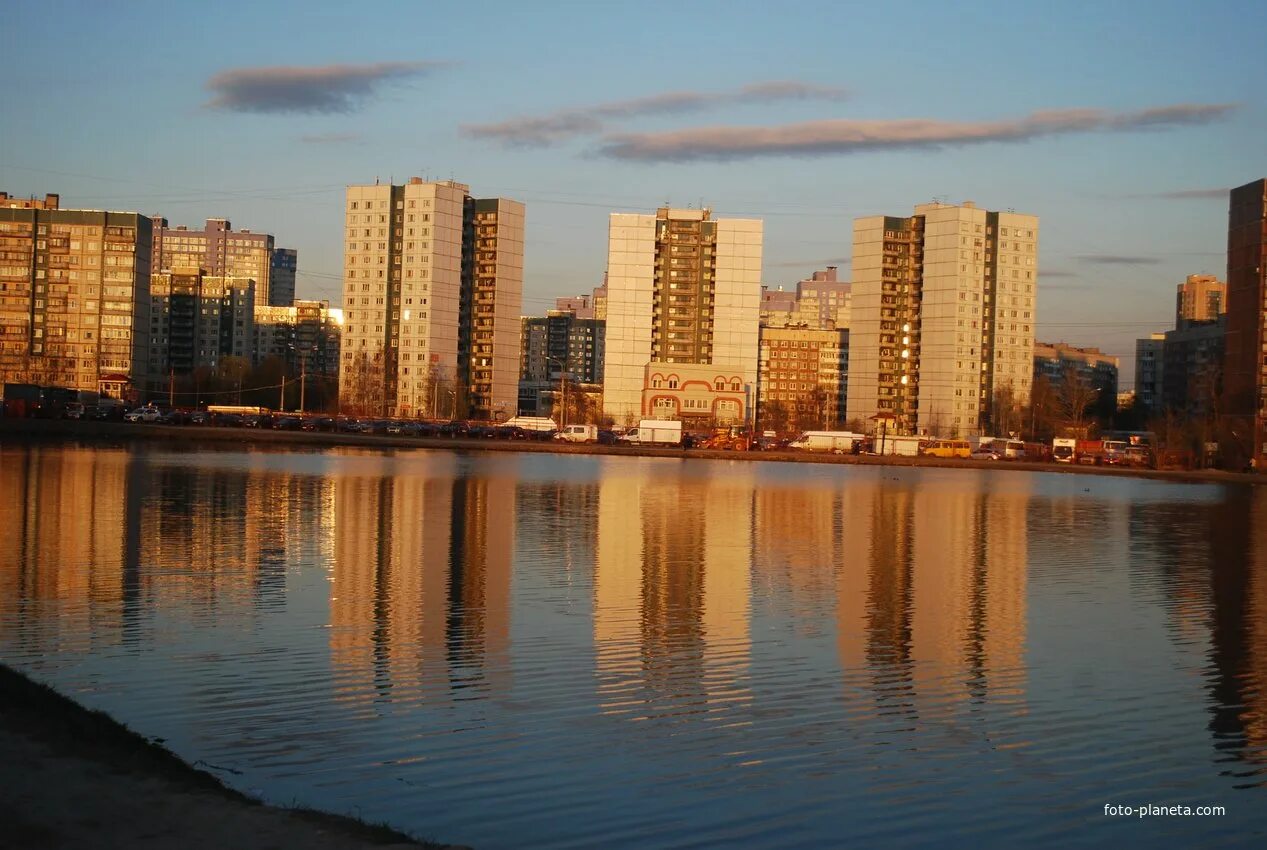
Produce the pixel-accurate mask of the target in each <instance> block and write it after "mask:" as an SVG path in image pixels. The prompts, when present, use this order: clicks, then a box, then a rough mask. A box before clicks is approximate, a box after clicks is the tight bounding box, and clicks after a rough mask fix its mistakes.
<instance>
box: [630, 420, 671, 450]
mask: <svg viewBox="0 0 1267 850" xmlns="http://www.w3.org/2000/svg"><path fill="white" fill-rule="evenodd" d="M620 440H621V442H624V443H629V444H631V445H635V446H680V445H682V423H681V422H675V421H672V420H668V419H643V420H642V421H641V422H639V423H638V427H637V428H630V429H629V430H628V431H626V432H625V433H624V434H622V435H621V436H620Z"/></svg>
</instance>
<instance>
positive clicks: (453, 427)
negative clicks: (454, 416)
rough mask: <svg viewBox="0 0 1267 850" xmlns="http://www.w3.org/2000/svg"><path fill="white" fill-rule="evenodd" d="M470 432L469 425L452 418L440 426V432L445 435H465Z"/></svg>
mask: <svg viewBox="0 0 1267 850" xmlns="http://www.w3.org/2000/svg"><path fill="white" fill-rule="evenodd" d="M470 432H471V427H470V426H469V425H467V424H466V423H465V422H459V421H457V420H454V421H452V422H449V423H447V424H445V425H441V426H440V433H441V434H442V435H444V436H446V437H465V436H467V435H468V434H470Z"/></svg>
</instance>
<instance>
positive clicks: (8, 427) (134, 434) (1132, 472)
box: [0, 419, 1267, 485]
mask: <svg viewBox="0 0 1267 850" xmlns="http://www.w3.org/2000/svg"><path fill="white" fill-rule="evenodd" d="M9 437H17V438H24V439H26V440H30V441H32V442H35V441H43V440H50V441H65V440H75V439H83V440H90V441H98V440H102V439H109V440H157V441H177V442H182V443H188V442H189V441H192V440H197V441H203V442H208V443H237V444H257V445H266V446H267V445H274V446H286V445H293V446H303V447H309V448H329V447H345V448H347V447H351V448H379V449H442V450H450V451H481V452H483V451H487V452H546V453H549V454H584V455H609V456H617V457H665V458H698V459H703V460H732V461H751V462H783V463H828V464H836V465H841V466H853V465H856V466H904V467H931V468H937V469H999V470H1014V471H1018V472H1020V471H1024V472H1052V473H1057V474H1064V475H1105V476H1128V477H1132V478H1148V479H1152V480H1158V481H1176V482H1188V483H1205V484H1247V485H1260V484H1267V476H1262V475H1256V474H1253V473H1247V472H1227V471H1224V470H1219V469H1194V470H1178V469H1176V470H1166V469H1139V468H1134V467H1116V466H1080V465H1076V464H1063V463H1040V462H1037V461H988V460H968V459H964V458H936V457H926V456H920V457H905V456H898V455H885V456H878V455H832V454H827V453H810V452H791V451H778V452H741V451H722V450H717V449H680V448H650V447H644V446H632V447H631V446H604V445H598V444H582V443H560V442H534V441H519V440H515V441H505V440H490V439H470V438H446V437H407V436H396V435H385V434H342V433H331V432H313V431H272V430H256V429H253V428H216V427H211V426H202V425H153V424H143V423H130V422H96V421H88V422H83V421H74V420H66V419H0V445H3V441H4V440H5V439H6V438H9Z"/></svg>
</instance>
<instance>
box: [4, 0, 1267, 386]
mask: <svg viewBox="0 0 1267 850" xmlns="http://www.w3.org/2000/svg"><path fill="white" fill-rule="evenodd" d="M1264 24H1267V4H1264V3H1262V2H1225V3H1215V4H1211V8H1197V4H1193V3H1190V2H1168V0H1152V1H1151V2H1108V3H1105V2H1098V3H1091V2H1065V3H1056V4H1042V5H1041V6H1040V4H1033V3H1011V4H1007V3H997V2H993V3H976V2H956V3H947V2H944V0H943V2H940V3H923V2H906V3H902V4H890V3H874V2H872V3H865V4H854V3H847V2H845V3H830V4H829V3H825V2H823V3H786V2H785V3H769V2H743V0H738V1H737V0H731V2H707V0H693V2H690V3H661V2H654V0H648V2H646V3H641V4H615V3H612V4H607V3H593V2H541V3H523V2H497V0H485V2H481V3H478V4H469V3H468V4H441V3H422V2H410V3H399V4H392V3H369V2H366V3H359V4H352V3H342V4H328V3H320V2H306V3H285V2H264V1H263V0H259V1H258V2H249V3H248V2H241V3H238V2H222V3H219V4H214V5H206V4H183V3H171V2H170V0H169V1H168V2H163V3H150V2H144V0H133V2H129V3H124V4H103V3H99V2H57V1H56V0H39V2H34V0H10V2H8V3H6V5H5V22H4V25H3V27H2V28H0V52H2V53H3V55H4V56H5V60H6V61H5V66H6V81H5V85H4V86H3V87H2V88H0V190H6V191H8V192H10V193H11V194H14V195H20V196H25V195H31V194H34V195H38V196H42V195H43V194H44V193H46V192H56V193H59V194H60V195H61V196H62V205H63V206H64V207H69V208H91V209H102V208H108V209H115V210H134V211H137V212H142V213H146V214H158V215H162V216H164V217H166V218H167V219H168V221H169V223H170V224H172V225H178V224H186V225H189V226H191V227H197V226H200V225H201V224H202V223H203V221H204V220H205V219H207V218H214V217H223V218H228V219H230V220H231V221H232V222H233V225H234V226H235V227H238V228H249V229H251V230H254V231H262V232H269V233H273V234H274V235H275V236H276V237H277V244H278V245H279V246H286V247H293V248H296V249H298V251H299V280H298V286H297V289H298V295H299V297H303V298H324V299H329V300H331V301H332V302H333V303H336V304H337V303H338V302H339V301H340V278H341V270H342V266H343V258H342V204H343V192H344V188H345V187H346V186H347V185H349V184H361V183H372V182H373V181H374V180H376V179H379V180H382V181H389V180H390V181H394V182H397V183H399V182H403V181H404V180H405V179H407V178H409V177H411V176H421V177H425V178H430V179H445V178H453V179H457V180H459V181H460V182H463V183H467V184H469V185H470V186H471V190H472V194H474V195H476V196H477V197H493V196H502V197H510V198H514V199H516V200H520V201H523V202H524V203H525V204H526V205H527V225H526V226H527V234H526V248H525V284H524V312H525V313H527V314H540V313H543V312H544V311H545V310H546V309H548V308H549V307H551V306H552V305H553V300H554V298H555V297H557V296H562V295H572V294H578V293H585V292H589V291H590V290H591V289H592V288H593V287H594V286H596V285H598V284H599V283H601V281H602V277H603V271H604V266H605V262H606V253H607V220H608V214H609V213H611V212H614V211H622V212H641V211H651V210H654V209H655V208H656V207H658V206H661V205H663V204H665V203H666V202H667V203H670V204H672V205H674V206H688V205H695V206H698V205H700V204H703V205H704V206H707V207H710V208H711V209H712V210H713V211H714V214H715V215H717V216H723V217H724V216H738V217H756V218H761V219H763V220H764V221H765V247H764V272H763V276H764V281H765V283H766V285H768V286H770V287H771V288H777V287H778V286H784V287H788V288H792V287H795V284H796V281H798V280H799V279H801V278H803V277H807V276H808V275H809V274H810V272H812V271H814V270H815V269H818V268H822V267H824V266H826V265H829V264H831V265H838V266H840V269H841V273H842V277H843V278H847V277H848V276H849V275H848V269H849V255H850V249H851V245H850V243H851V238H852V237H851V234H852V220H853V219H854V218H855V217H858V216H864V215H876V214H887V215H899V216H900V215H909V214H910V213H911V212H912V211H913V208H914V205H915V204H919V203H925V202H928V201H930V200H933V199H939V200H943V201H948V202H951V203H959V202H962V201H965V200H971V201H974V202H976V203H977V205H978V206H983V207H985V208H987V209H995V210H1007V209H1013V210H1016V211H1018V212H1023V213H1028V214H1032V215H1037V216H1038V217H1039V219H1040V225H1039V242H1040V244H1039V278H1038V280H1039V284H1038V287H1039V289H1038V291H1039V299H1038V337H1039V338H1040V339H1041V340H1043V341H1049V342H1050V341H1058V340H1065V341H1068V342H1071V343H1074V344H1078V345H1098V346H1100V347H1101V348H1102V349H1103V350H1105V351H1107V352H1108V353H1110V354H1114V355H1118V356H1120V357H1121V358H1122V377H1123V380H1122V385H1123V388H1125V389H1129V388H1130V387H1131V385H1132V381H1133V368H1132V362H1131V361H1132V360H1133V357H1134V339H1135V338H1137V337H1140V336H1146V335H1147V334H1148V333H1149V332H1151V331H1160V330H1165V329H1166V328H1168V327H1171V326H1172V323H1173V312H1174V291H1175V286H1176V285H1177V284H1178V283H1179V282H1181V281H1182V280H1183V278H1184V276H1185V275H1188V274H1197V273H1210V274H1215V275H1218V276H1219V277H1220V278H1222V277H1224V272H1225V268H1226V256H1225V250H1226V238H1227V237H1226V232H1227V190H1228V189H1229V188H1231V187H1233V186H1239V185H1242V184H1244V183H1248V182H1250V181H1252V180H1256V179H1258V178H1260V177H1263V176H1267V146H1264V144H1263V139H1264V137H1265V136H1267V134H1265V133H1264V130H1267V110H1265V109H1264V106H1265V101H1267V97H1265V96H1264V81H1267V51H1264V50H1263V49H1262V45H1261V35H1260V34H1261V32H1262V31H1263V27H1264Z"/></svg>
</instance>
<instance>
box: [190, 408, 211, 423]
mask: <svg viewBox="0 0 1267 850" xmlns="http://www.w3.org/2000/svg"><path fill="white" fill-rule="evenodd" d="M189 424H190V425H210V424H211V417H210V416H209V415H208V414H207V411H205V410H195V411H193V412H192V413H190V414H189Z"/></svg>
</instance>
